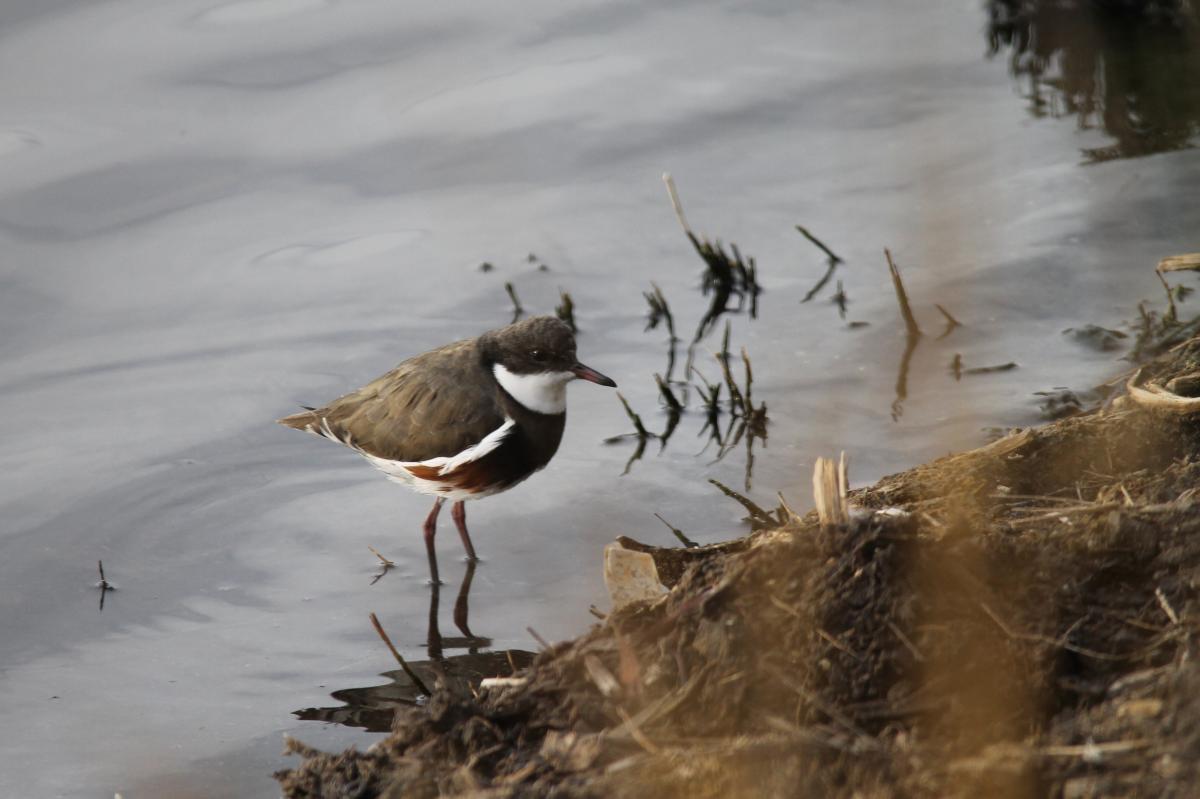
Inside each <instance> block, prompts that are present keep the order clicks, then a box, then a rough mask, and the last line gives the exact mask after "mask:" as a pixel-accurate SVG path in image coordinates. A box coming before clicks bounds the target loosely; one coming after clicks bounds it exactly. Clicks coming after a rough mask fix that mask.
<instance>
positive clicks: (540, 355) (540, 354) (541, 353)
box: [529, 350, 546, 361]
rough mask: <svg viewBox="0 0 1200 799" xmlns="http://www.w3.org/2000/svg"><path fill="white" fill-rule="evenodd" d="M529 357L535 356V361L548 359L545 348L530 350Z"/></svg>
mask: <svg viewBox="0 0 1200 799" xmlns="http://www.w3.org/2000/svg"><path fill="white" fill-rule="evenodd" d="M529 357H530V358H533V359H534V360H535V361H544V360H546V351H545V350H530V351H529Z"/></svg>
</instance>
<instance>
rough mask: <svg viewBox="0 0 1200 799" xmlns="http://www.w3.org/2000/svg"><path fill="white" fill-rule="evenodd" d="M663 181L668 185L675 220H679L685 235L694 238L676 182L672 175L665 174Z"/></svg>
mask: <svg viewBox="0 0 1200 799" xmlns="http://www.w3.org/2000/svg"><path fill="white" fill-rule="evenodd" d="M662 179H663V183H665V184H667V194H668V195H670V197H671V207H672V208H673V209H675V218H676V219H678V220H679V226H680V227H682V228H683V232H684V233H686V234H688V235H689V236H694V235H695V234H694V233H692V228H691V226H689V225H688V223H687V219H686V218H684V216H683V204H682V203H681V202H679V193H678V192H677V191H675V181H674V180H673V179H672V178H671V173H670V172H663V176H662Z"/></svg>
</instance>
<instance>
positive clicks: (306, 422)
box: [275, 406, 321, 432]
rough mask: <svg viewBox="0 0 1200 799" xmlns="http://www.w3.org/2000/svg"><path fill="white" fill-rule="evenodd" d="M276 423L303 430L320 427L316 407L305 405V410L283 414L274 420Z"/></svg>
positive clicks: (308, 430)
mask: <svg viewBox="0 0 1200 799" xmlns="http://www.w3.org/2000/svg"><path fill="white" fill-rule="evenodd" d="M275 421H276V422H277V423H278V424H281V425H283V426H284V427H291V428H294V429H296V430H304V431H307V432H312V431H314V430H319V429H320V428H321V417H320V416H318V415H317V409H316V408H309V407H308V406H305V410H303V411H301V412H300V413H293V414H292V415H291V416H285V417H283V418H282V419H276V420H275Z"/></svg>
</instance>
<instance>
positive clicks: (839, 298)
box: [831, 280, 850, 319]
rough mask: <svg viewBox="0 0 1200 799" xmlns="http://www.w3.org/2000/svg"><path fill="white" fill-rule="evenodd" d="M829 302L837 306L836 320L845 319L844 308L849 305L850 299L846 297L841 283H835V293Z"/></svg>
mask: <svg viewBox="0 0 1200 799" xmlns="http://www.w3.org/2000/svg"><path fill="white" fill-rule="evenodd" d="M831 302H833V304H834V305H836V306H837V309H838V318H840V319H845V318H846V306H847V305H848V304H849V303H850V298H849V297H847V296H846V288H845V287H844V286H843V285H842V281H840V280H839V281H838V282H837V291H836V292H834V294H833V297H832V298H831Z"/></svg>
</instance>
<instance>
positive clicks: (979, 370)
mask: <svg viewBox="0 0 1200 799" xmlns="http://www.w3.org/2000/svg"><path fill="white" fill-rule="evenodd" d="M1016 368H1017V364H1016V363H1014V362H1013V361H1009V362H1008V363H1001V364H997V365H996V366H974V367H972V368H970V369H963V370H962V373H963V374H964V375H990V374H995V373H996V372H1010V371H1012V370H1013V369H1016Z"/></svg>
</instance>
